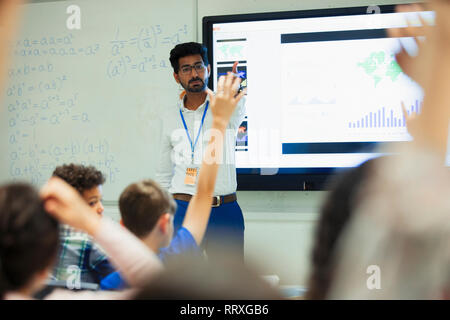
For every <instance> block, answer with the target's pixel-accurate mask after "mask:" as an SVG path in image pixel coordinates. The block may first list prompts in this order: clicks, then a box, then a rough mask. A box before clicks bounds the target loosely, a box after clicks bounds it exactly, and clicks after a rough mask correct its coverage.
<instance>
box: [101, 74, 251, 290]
mask: <svg viewBox="0 0 450 320" xmlns="http://www.w3.org/2000/svg"><path fill="white" fill-rule="evenodd" d="M239 83H240V79H239V78H234V77H233V75H231V74H230V75H228V76H227V77H221V78H220V79H219V82H218V88H219V90H218V93H217V95H215V96H214V95H213V94H212V92H210V91H209V92H208V93H209V100H210V101H211V112H212V115H213V122H212V126H211V131H210V132H211V139H210V141H209V144H208V146H207V149H206V152H205V155H204V158H203V162H202V166H201V168H200V173H199V179H198V184H197V192H196V194H195V195H194V197H193V198H192V199H191V201H190V202H189V205H188V208H187V212H186V215H185V217H184V220H183V223H182V227H181V228H180V229H179V230H178V231H177V233H176V234H175V236H174V234H173V233H174V214H175V211H176V203H175V201H174V200H173V198H172V196H171V195H170V194H169V193H168V192H167V191H165V190H163V189H162V188H161V187H160V186H159V185H157V184H156V183H155V182H153V181H151V180H144V181H141V182H138V183H133V184H131V185H130V186H128V187H127V188H126V189H125V190H124V191H123V192H122V194H121V196H120V200H119V207H120V214H121V217H122V223H123V225H124V226H125V227H127V228H128V229H129V230H130V231H131V232H133V233H134V234H135V235H136V236H137V237H139V238H140V239H141V240H142V241H143V242H144V243H145V244H146V245H147V246H148V247H149V248H151V249H152V250H153V251H155V252H158V253H159V257H160V258H161V260H162V261H163V262H167V261H168V260H171V259H172V260H173V259H177V260H178V258H179V257H180V256H189V255H191V256H197V257H201V256H202V251H201V249H200V248H199V246H200V244H201V243H202V240H203V237H204V235H205V232H206V228H207V225H208V221H209V218H210V214H211V204H212V201H213V198H212V196H213V192H214V187H215V184H216V177H217V171H218V168H219V165H220V164H221V163H222V161H224V158H223V148H224V142H223V139H224V136H225V130H226V127H227V125H228V122H229V120H230V118H231V116H232V114H233V112H234V109H235V108H236V105H237V103H238V102H239V100H240V99H241V98H242V96H243V95H244V92H241V93H240V94H239V95H237V96H236V92H237V89H238V86H239ZM101 287H102V289H122V288H124V287H126V283H125V282H124V281H123V279H122V277H121V275H120V273H119V272H115V273H113V274H111V275H110V276H108V277H106V278H105V279H104V280H103V281H102V282H101Z"/></svg>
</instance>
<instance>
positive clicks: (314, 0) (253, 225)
mask: <svg viewBox="0 0 450 320" xmlns="http://www.w3.org/2000/svg"><path fill="white" fill-rule="evenodd" d="M44 1H45V0H40V1H36V0H35V1H33V2H44ZM61 1H63V0H61ZM93 1H94V0H93ZM373 2H374V1H372V0H369V1H363V0H360V1H352V0H338V1H330V0H320V1H319V0H301V1H298V0H277V1H273V0H226V1H225V0H197V10H196V16H197V17H196V21H197V29H196V30H195V31H196V34H197V41H199V42H200V41H201V40H202V27H201V26H202V25H201V23H202V17H203V16H208V15H225V14H239V13H256V12H269V11H288V10H302V9H318V8H332V7H348V6H364V5H371V4H373ZM406 2H414V1H396V3H406ZM160 3H161V5H162V6H163V5H164V2H163V1H161V2H160ZM377 3H378V4H392V3H394V1H377ZM325 196H326V193H325V192H250V191H246V192H238V201H239V204H240V205H241V207H242V210H243V212H244V218H245V223H246V232H245V256H246V260H247V261H249V262H251V263H253V264H256V265H257V266H258V268H259V270H260V273H261V274H277V275H278V276H279V278H280V284H284V285H294V284H296V285H306V279H307V275H308V273H309V254H310V250H311V244H312V236H313V232H314V228H315V225H316V222H317V218H318V212H319V208H320V204H321V202H322V200H323V198H324V197H325ZM105 214H106V215H108V216H111V217H112V218H114V219H118V218H119V213H118V208H117V205H116V204H115V203H107V204H106V206H105Z"/></svg>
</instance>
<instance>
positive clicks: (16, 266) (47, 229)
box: [0, 177, 162, 299]
mask: <svg viewBox="0 0 450 320" xmlns="http://www.w3.org/2000/svg"><path fill="white" fill-rule="evenodd" d="M49 213H50V214H51V215H50V214H49ZM57 220H60V221H61V222H63V223H65V224H68V225H71V226H72V227H74V228H77V229H80V230H83V231H85V232H86V233H88V234H90V235H91V236H92V237H93V238H94V239H95V240H96V241H98V243H99V244H100V245H102V247H103V248H104V249H105V250H106V252H107V253H108V254H109V255H110V257H111V261H112V263H114V265H115V266H116V267H117V268H118V269H119V270H121V272H122V274H123V276H124V277H125V278H126V279H127V282H128V283H130V285H131V286H132V287H134V288H137V287H138V286H139V285H140V284H142V283H144V282H146V281H147V280H148V279H150V278H151V277H152V276H155V275H156V274H158V273H159V272H161V270H162V265H161V263H160V262H159V259H158V258H157V257H156V256H155V254H154V253H153V252H152V251H150V250H148V248H147V247H146V246H144V245H143V244H142V243H141V242H140V241H139V240H138V239H136V238H135V237H134V236H133V235H132V234H131V233H129V232H128V231H127V230H125V229H124V228H122V227H120V226H119V225H118V224H116V223H114V222H112V221H110V220H108V219H107V218H101V217H100V216H99V215H98V214H96V213H94V212H93V211H92V210H91V209H90V208H89V207H88V206H87V204H86V203H85V201H84V200H83V199H82V198H81V197H80V195H79V194H78V193H77V192H76V191H75V190H74V189H73V188H72V187H71V186H69V185H68V184H67V183H66V182H64V181H63V180H61V179H59V178H55V177H54V178H51V179H50V180H49V182H48V183H47V184H46V185H45V186H44V187H43V189H42V191H41V195H39V194H38V192H37V191H36V190H35V189H34V188H33V187H32V186H30V185H28V184H10V185H5V186H2V187H0V298H2V299H30V298H31V297H32V295H33V293H35V292H37V291H39V289H40V288H42V287H43V285H44V283H45V280H46V278H47V276H48V273H49V272H50V270H51V268H52V266H53V263H54V260H55V259H56V258H57V249H58V241H59V236H58V226H59V223H58V222H57ZM131 294H135V293H134V291H128V292H123V293H120V294H119V293H115V294H113V293H106V292H105V293H95V292H79V293H75V292H71V291H68V290H55V291H54V292H53V293H51V294H50V295H49V296H48V297H46V299H113V298H114V299H125V298H129V297H130V296H131Z"/></svg>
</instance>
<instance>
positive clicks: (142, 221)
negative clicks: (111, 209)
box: [119, 180, 177, 238]
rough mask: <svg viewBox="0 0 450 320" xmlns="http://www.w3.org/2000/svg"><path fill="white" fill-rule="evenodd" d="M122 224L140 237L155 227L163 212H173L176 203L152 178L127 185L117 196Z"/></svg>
mask: <svg viewBox="0 0 450 320" xmlns="http://www.w3.org/2000/svg"><path fill="white" fill-rule="evenodd" d="M119 209H120V215H121V216H122V222H123V224H124V226H125V227H126V228H127V229H128V230H130V231H131V232H132V233H134V234H135V235H136V236H137V237H139V238H142V237H144V236H146V235H147V234H149V233H150V232H151V231H152V230H153V228H154V227H155V225H156V223H157V221H158V219H159V218H160V217H161V216H162V215H163V214H164V213H171V214H175V211H176V209H177V205H176V202H175V200H173V197H172V195H171V194H170V193H168V192H167V191H166V190H164V189H162V188H161V187H160V186H159V185H158V184H157V183H156V182H154V181H152V180H142V181H140V182H137V183H133V184H131V185H129V186H128V187H127V188H126V189H125V190H124V191H123V192H122V194H121V195H120V198H119Z"/></svg>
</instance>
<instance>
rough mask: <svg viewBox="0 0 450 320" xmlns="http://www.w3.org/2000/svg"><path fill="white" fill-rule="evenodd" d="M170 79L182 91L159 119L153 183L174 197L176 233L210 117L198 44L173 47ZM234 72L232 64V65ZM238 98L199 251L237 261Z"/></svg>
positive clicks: (240, 238) (203, 55) (240, 243)
mask: <svg viewBox="0 0 450 320" xmlns="http://www.w3.org/2000/svg"><path fill="white" fill-rule="evenodd" d="M170 62H171V64H172V67H173V69H174V74H173V75H174V78H175V81H176V82H177V83H179V84H180V85H181V86H182V87H183V88H184V90H185V91H184V93H183V94H182V95H181V99H180V102H179V106H177V107H176V108H172V109H169V110H167V112H166V113H165V114H164V115H163V132H162V141H161V142H162V144H161V152H160V155H161V157H160V162H159V168H158V170H157V173H156V181H157V182H158V183H159V184H160V185H161V186H162V187H164V188H167V189H168V190H169V192H170V193H172V195H173V197H174V198H175V200H176V202H177V205H178V208H177V211H176V213H175V220H174V226H175V232H176V230H177V229H178V228H180V226H181V223H182V221H183V219H184V215H185V213H186V209H187V206H188V204H189V201H190V199H191V198H192V195H194V194H195V193H196V183H197V177H198V174H199V169H200V166H201V162H202V158H203V152H204V150H206V149H207V144H208V141H209V137H210V135H211V134H214V132H210V128H211V124H212V115H211V112H210V111H209V98H208V95H207V92H206V89H207V84H208V80H209V75H210V70H211V66H210V65H209V63H208V57H207V50H206V48H205V47H204V46H202V45H201V44H199V43H195V42H189V43H183V44H179V45H177V46H175V48H174V49H172V51H171V52H170ZM232 71H233V72H234V73H236V71H237V62H235V63H234V65H233V70H232ZM244 105H245V102H244V99H241V101H240V103H239V104H238V106H237V107H236V110H235V112H234V114H233V116H232V118H231V120H230V122H229V124H228V127H227V132H226V134H225V137H223V138H224V152H223V162H222V164H221V166H220V168H219V173H218V176H217V183H216V187H215V190H214V197H213V206H212V212H211V217H210V220H209V223H208V228H207V231H206V235H205V238H204V240H203V243H202V246H203V248H204V249H205V251H206V254H207V255H208V256H209V257H211V256H212V255H213V254H214V249H213V247H214V244H220V245H222V246H223V245H226V246H229V247H231V248H232V250H233V251H234V252H236V254H237V255H238V256H240V257H241V258H243V253H244V218H243V215H242V211H241V208H240V207H239V205H238V203H237V201H236V187H237V182H236V165H235V154H234V152H235V145H236V134H237V131H238V128H239V125H240V124H241V123H242V120H243V119H244V116H245V106H244Z"/></svg>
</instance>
